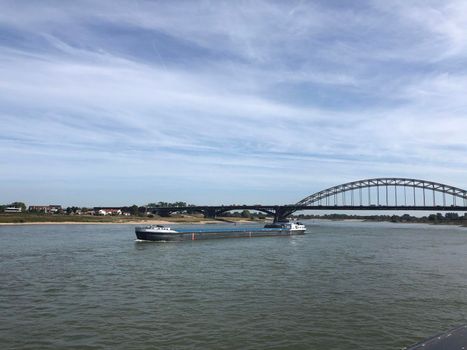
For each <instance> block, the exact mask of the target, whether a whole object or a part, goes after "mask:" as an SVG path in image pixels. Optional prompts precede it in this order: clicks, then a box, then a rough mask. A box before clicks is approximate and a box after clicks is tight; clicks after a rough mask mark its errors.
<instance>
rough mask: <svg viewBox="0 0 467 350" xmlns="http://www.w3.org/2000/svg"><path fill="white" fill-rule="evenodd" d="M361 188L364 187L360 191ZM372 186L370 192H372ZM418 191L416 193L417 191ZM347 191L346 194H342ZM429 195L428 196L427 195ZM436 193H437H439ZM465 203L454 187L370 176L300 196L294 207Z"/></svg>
mask: <svg viewBox="0 0 467 350" xmlns="http://www.w3.org/2000/svg"><path fill="white" fill-rule="evenodd" d="M364 189H365V190H364ZM372 189H373V191H372ZM417 192H418V193H417ZM346 194H347V196H346ZM430 194H431V196H429V195H430ZM437 194H440V195H441V198H439V197H440V196H439V195H438V196H437ZM348 204H349V205H350V206H355V205H359V206H363V205H365V204H366V205H369V206H373V205H376V206H392V207H407V206H415V207H416V206H423V207H436V206H441V204H442V207H446V206H447V205H450V206H452V207H457V206H458V204H459V205H460V206H462V207H466V206H467V191H466V190H463V189H461V188H458V187H454V186H450V185H446V184H442V183H438V182H433V181H427V180H419V179H407V178H395V177H390V178H374V179H366V180H359V181H353V182H348V183H345V184H342V185H337V186H334V187H330V188H327V189H325V190H322V191H319V192H316V193H314V194H312V195H310V196H308V197H305V198H303V199H302V200H301V201H299V202H298V203H296V205H297V206H314V205H326V206H331V205H332V206H337V205H343V206H346V205H348Z"/></svg>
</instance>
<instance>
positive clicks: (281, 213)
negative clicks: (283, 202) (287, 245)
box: [274, 206, 295, 223]
mask: <svg viewBox="0 0 467 350" xmlns="http://www.w3.org/2000/svg"><path fill="white" fill-rule="evenodd" d="M294 211H295V210H294V209H293V208H290V207H282V206H280V207H277V208H276V209H275V210H274V223H276V222H280V221H286V220H287V217H289V216H290V215H292V213H293V212H294Z"/></svg>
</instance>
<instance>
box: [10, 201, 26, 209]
mask: <svg viewBox="0 0 467 350" xmlns="http://www.w3.org/2000/svg"><path fill="white" fill-rule="evenodd" d="M9 206H10V207H15V208H21V211H26V204H24V203H23V202H13V203H11V204H10V205H9Z"/></svg>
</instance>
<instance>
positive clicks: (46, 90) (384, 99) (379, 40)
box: [0, 1, 467, 205]
mask: <svg viewBox="0 0 467 350" xmlns="http://www.w3.org/2000/svg"><path fill="white" fill-rule="evenodd" d="M464 7H465V5H464V4H463V3H462V2H461V1H448V2H444V3H443V4H439V3H438V2H427V1H423V2H422V1H420V2H410V3H407V2H402V1H401V2H394V3H391V4H387V3H386V2H380V1H368V2H361V3H359V4H331V3H329V2H325V1H312V2H307V1H297V2H293V3H287V2H275V1H259V2H258V1H255V2H240V3H232V2H204V1H203V2H201V1H200V2H182V1H180V2H179V1H177V2H145V1H136V2H131V3H129V2H120V1H112V2H107V1H101V2H98V3H96V2H86V1H83V2H79V3H77V2H75V3H69V4H64V3H63V2H59V1H49V2H45V3H41V4H40V5H39V4H36V3H34V2H21V3H18V2H15V1H10V2H9V1H5V2H3V3H2V11H0V33H1V34H0V120H1V124H2V128H1V129H0V147H1V151H0V160H1V162H2V164H4V165H5V166H2V167H1V169H0V180H2V183H3V184H7V185H5V186H4V188H2V191H3V192H4V195H5V197H6V198H5V201H8V200H11V201H12V200H16V199H21V198H22V199H23V200H26V201H29V202H43V201H45V202H47V201H52V200H54V201H60V202H63V203H64V204H75V202H76V204H96V205H97V204H112V203H116V202H119V203H124V202H125V203H126V202H138V203H144V202H147V201H153V200H158V199H160V200H175V199H183V200H187V201H192V202H199V203H201V202H210V203H218V202H225V201H227V202H230V200H232V201H237V202H240V201H241V202H271V203H272V202H294V201H295V200H298V199H300V198H301V197H303V196H305V195H306V194H307V193H308V192H312V191H314V190H319V189H321V187H323V186H330V185H333V184H336V183H339V182H345V181H348V180H355V179H358V178H364V177H372V176H399V175H400V176H411V177H422V178H429V179H432V180H437V181H442V182H448V183H452V184H453V185H457V186H460V187H467V183H466V182H465V172H464V169H465V167H466V165H467V157H466V156H465V153H466V152H465V151H466V150H467V141H466V139H465V135H464V134H465V132H464V130H465V128H466V127H467V117H466V116H465V111H466V108H465V107H466V106H465V104H466V103H465V102H464V101H465V95H466V93H467V88H466V86H467V84H465V82H466V80H467V74H466V71H465V68H464V65H463V64H462V62H463V61H464V60H465V58H466V52H465V47H464V43H465V42H467V41H466V40H465V39H467V32H466V30H465V29H464V26H463V25H462V24H463V23H465V20H466V19H467V15H465V16H464V15H463V14H464V13H467V12H466V11H462V9H463V8H464ZM67 192H68V193H73V194H74V198H75V199H73V200H71V199H69V196H67V195H66V193H67ZM51 193H53V195H52V194H51ZM72 202H73V203H72Z"/></svg>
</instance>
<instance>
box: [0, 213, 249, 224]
mask: <svg viewBox="0 0 467 350" xmlns="http://www.w3.org/2000/svg"><path fill="white" fill-rule="evenodd" d="M157 221H160V222H173V223H209V222H213V223H214V222H242V221H255V220H253V219H251V220H250V219H245V218H231V217H229V218H216V219H206V218H204V217H203V216H197V215H181V216H170V217H160V216H154V217H147V216H94V215H64V214H53V215H50V214H29V213H14V214H0V224H22V223H25V224H26V223H96V224H99V223H109V224H125V223H128V224H132V223H138V222H140V223H149V222H157Z"/></svg>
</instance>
